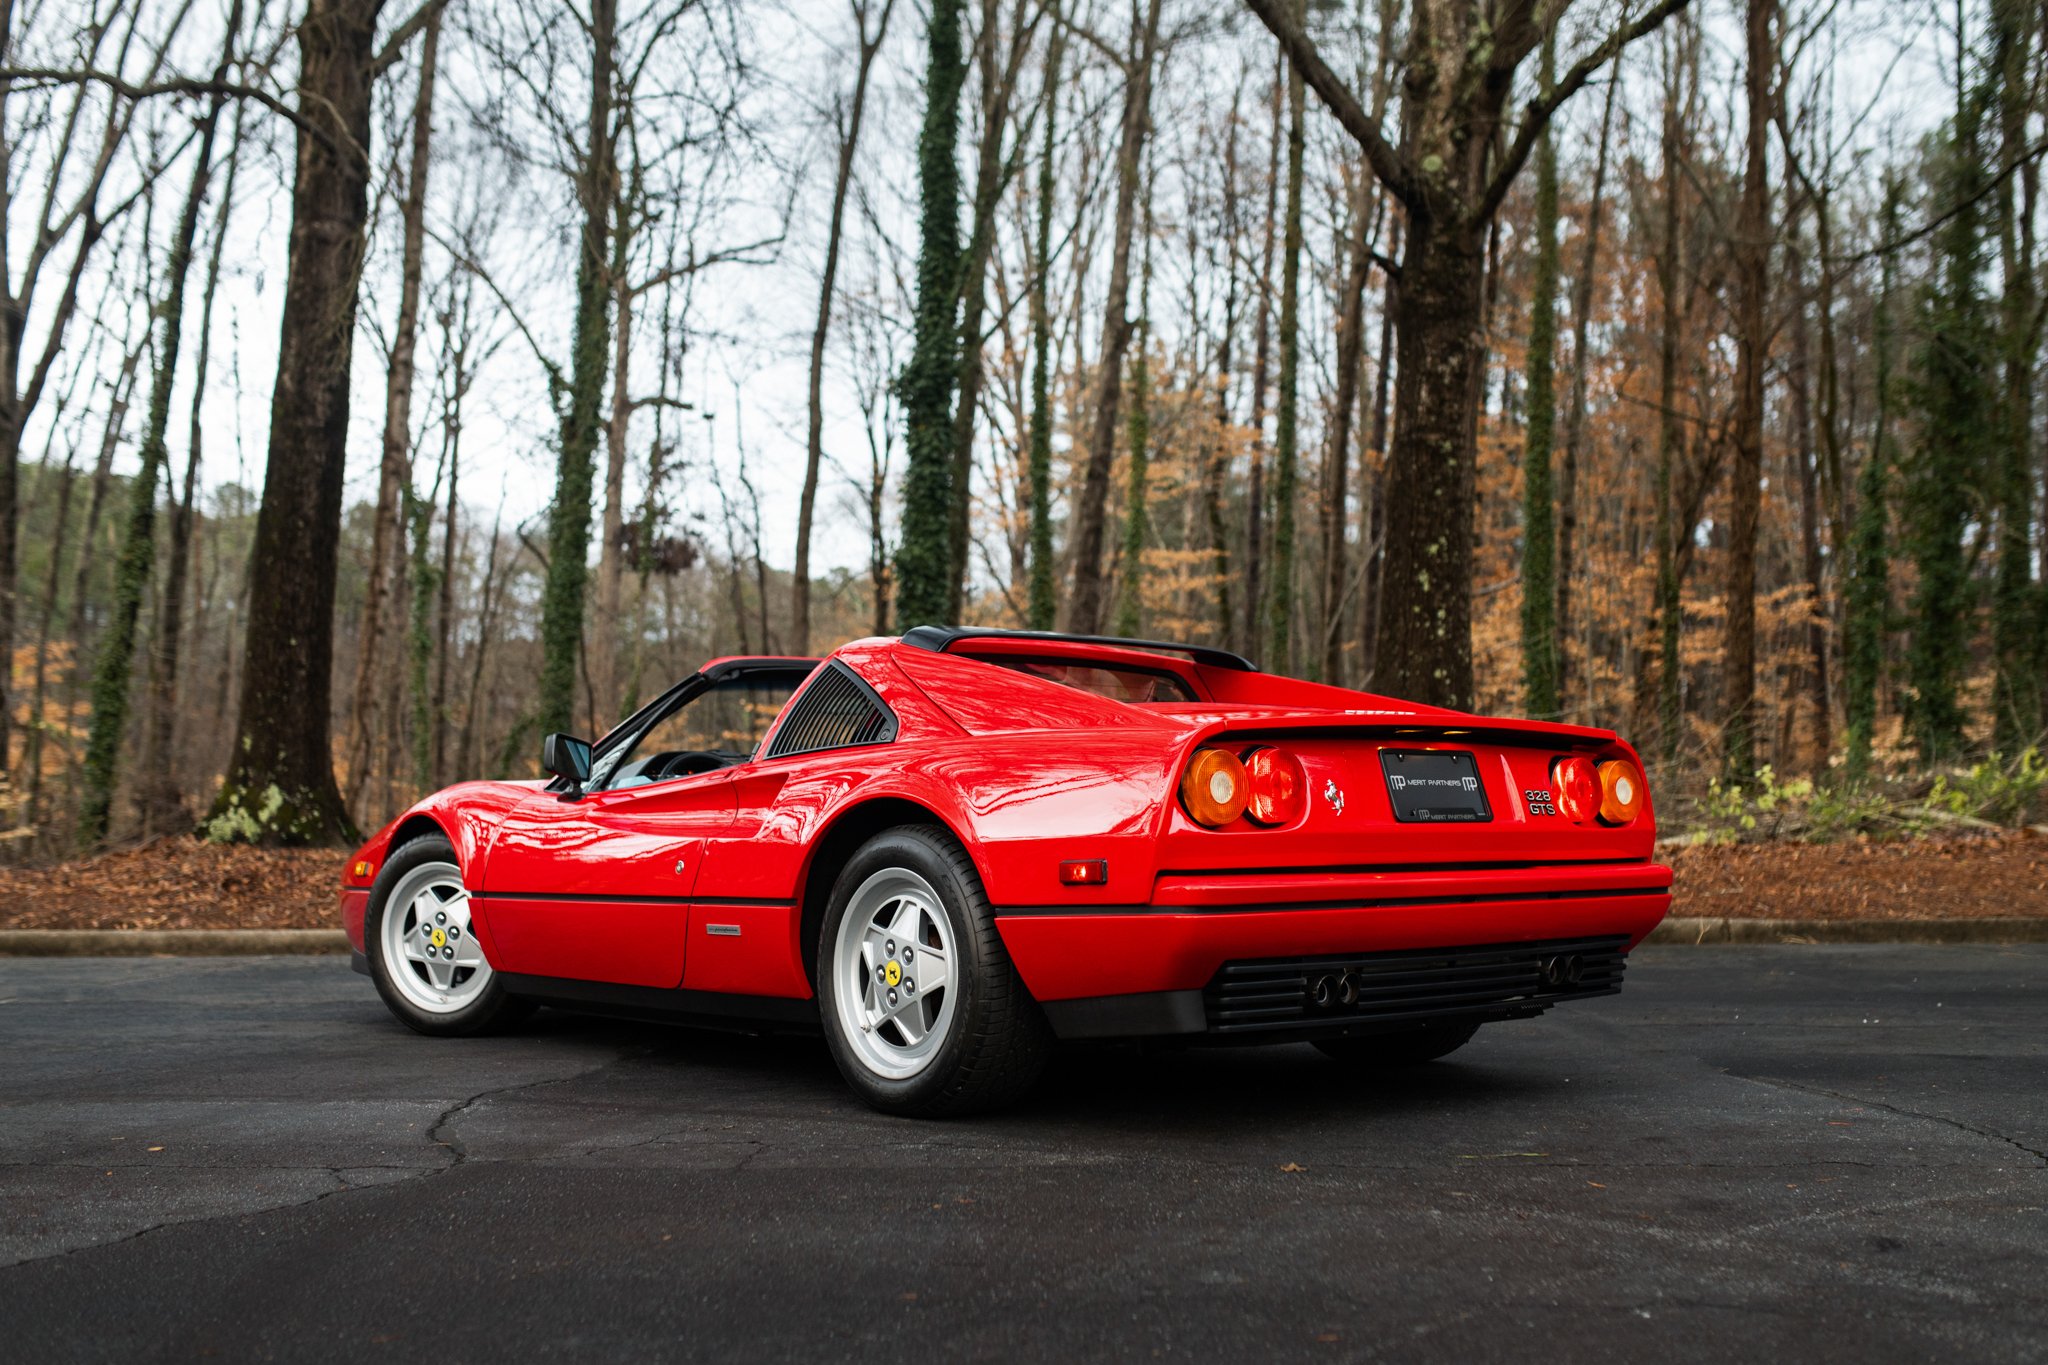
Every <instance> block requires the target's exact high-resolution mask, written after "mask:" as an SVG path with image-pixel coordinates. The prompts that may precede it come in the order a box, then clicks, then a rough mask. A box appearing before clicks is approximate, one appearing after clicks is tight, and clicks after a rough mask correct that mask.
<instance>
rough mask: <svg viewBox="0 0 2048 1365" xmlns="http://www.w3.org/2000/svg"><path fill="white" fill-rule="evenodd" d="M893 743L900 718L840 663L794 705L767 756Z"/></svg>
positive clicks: (816, 680) (827, 667)
mask: <svg viewBox="0 0 2048 1365" xmlns="http://www.w3.org/2000/svg"><path fill="white" fill-rule="evenodd" d="M894 738H896V717H895V716H894V715H892V714H890V711H889V708H888V707H886V706H884V705H883V704H882V699H881V698H880V697H877V696H876V695H875V693H874V690H873V689H872V688H870V687H869V686H868V685H867V684H866V683H864V682H862V681H861V680H860V679H859V678H857V677H855V676H854V674H853V670H851V669H849V668H848V667H847V666H846V665H845V664H842V663H840V662H839V661H838V660H836V659H835V660H834V661H832V662H831V663H829V664H826V665H825V666H824V667H823V668H821V669H819V670H818V674H817V676H816V677H814V678H812V679H811V681H810V685H809V686H807V687H805V688H804V690H803V692H802V693H801V694H800V695H799V696H798V697H797V699H796V700H795V701H793V702H791V703H790V706H789V714H788V715H787V716H785V717H783V720H782V723H781V725H779V726H777V727H776V730H775V742H774V743H772V744H770V745H769V746H768V754H767V756H768V757H769V758H781V757H783V756H785V755H787V754H810V753H816V752H818V751H819V750H821V749H850V748H853V747H854V746H856V745H860V744H886V743H887V742H889V741H890V740H892V739H894Z"/></svg>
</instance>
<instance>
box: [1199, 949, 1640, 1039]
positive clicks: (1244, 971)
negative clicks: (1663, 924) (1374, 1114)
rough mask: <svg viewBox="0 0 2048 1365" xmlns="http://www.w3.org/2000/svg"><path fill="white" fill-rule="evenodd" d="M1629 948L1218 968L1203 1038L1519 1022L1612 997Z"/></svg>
mask: <svg viewBox="0 0 2048 1365" xmlns="http://www.w3.org/2000/svg"><path fill="white" fill-rule="evenodd" d="M1627 944H1628V939H1627V938H1626V937H1624V936H1622V935H1619V934H1616V935H1612V936H1608V937H1602V938H1584V939H1550V940H1544V941H1541V942H1534V943H1493V944H1484V945H1479V946H1473V947H1460V948H1425V949H1409V950H1403V951H1400V952H1391V953H1357V954H1351V955H1340V956H1332V957H1304V958H1270V959H1265V960H1262V961H1256V962H1226V963H1225V964H1224V965H1223V967H1222V968H1221V969H1220V970H1219V971H1218V972H1217V973H1216V976H1215V979H1213V980H1212V981H1210V983H1209V986H1208V989H1207V990H1205V991H1203V992H1202V1004H1203V1009H1204V1011H1205V1012H1206V1013H1207V1015H1208V1020H1209V1031H1210V1032H1211V1033H1216V1034H1238V1035H1243V1034H1259V1033H1285V1032H1296V1033H1304V1034H1310V1035H1313V1034H1320V1033H1325V1032H1328V1033H1342V1032H1349V1031H1353V1030H1357V1029H1359V1026H1361V1025H1378V1024H1400V1023H1407V1022H1426V1021H1428V1020H1431V1019H1441V1018H1452V1017H1464V1018H1480V1019H1511V1018H1521V1017H1524V1016H1526V1015H1532V1014H1541V1013H1542V1012H1543V1011H1544V1010H1547V1009H1549V1008H1550V1007H1551V1006H1552V1005H1554V1004H1556V1003H1557V1002H1558V1001H1560V1000H1583V999H1588V998H1590V997H1593V996H1596V995H1613V994H1615V993H1616V992H1618V991H1619V990H1620V989H1621V973H1622V968H1623V966H1624V965H1625V963H1624V959H1625V958H1626V956H1627V952H1626V948H1627ZM1360 1031H1362V1030H1360Z"/></svg>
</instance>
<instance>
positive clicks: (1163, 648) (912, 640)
mask: <svg viewBox="0 0 2048 1365" xmlns="http://www.w3.org/2000/svg"><path fill="white" fill-rule="evenodd" d="M962 640H1027V641H1028V640H1044V641H1046V642H1048V643H1055V644H1070V645H1115V646H1117V647H1118V648H1121V649H1149V650H1151V651H1153V652H1154V653H1160V654H1185V655H1187V656H1188V657H1189V658H1190V659H1193V660H1194V661H1195V662H1196V663H1198V664H1202V665H1205V666H1206V667H1209V668H1228V669H1232V670H1234V671H1236V672H1239V673H1256V672H1258V671H1259V667H1258V665H1257V664H1255V663H1253V662H1252V661H1251V660H1250V659H1247V658H1245V657H1244V656H1243V655H1242V654H1233V653H1231V652H1230V651H1229V650H1227V649H1214V648H1211V647H1210V646H1208V645H1180V644H1173V643H1171V642H1169V641H1166V640H1126V639H1123V638H1121V637H1119V636H1115V635H1068V634H1064V633H1062V632H1060V631H1056V630H1003V629H1001V628H999V627H996V626H912V627H911V628H910V629H909V630H906V631H904V632H903V643H904V644H906V645H914V646H916V647H917V648H918V649H928V650H930V651H931V652H932V653H934V654H944V653H945V652H946V651H947V650H949V649H951V648H952V647H953V646H954V645H955V644H957V643H959V642H960V641H962Z"/></svg>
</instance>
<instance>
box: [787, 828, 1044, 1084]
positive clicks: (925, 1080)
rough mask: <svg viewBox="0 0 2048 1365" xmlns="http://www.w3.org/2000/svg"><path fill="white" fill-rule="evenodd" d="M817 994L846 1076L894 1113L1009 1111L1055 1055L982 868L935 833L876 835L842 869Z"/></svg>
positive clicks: (822, 939)
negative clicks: (1006, 941) (1007, 946)
mask: <svg viewBox="0 0 2048 1365" xmlns="http://www.w3.org/2000/svg"><path fill="white" fill-rule="evenodd" d="M818 995H819V1002H818V1003H819V1006H820V1009H819V1013H820V1015H821V1017H822V1018H823V1020H824V1024H825V1037H826V1040H827V1041H828V1043H829V1044H830V1046H831V1049H832V1058H833V1060H834V1061H835V1062H837V1063H838V1064H839V1071H840V1074H841V1075H843V1076H845V1077H846V1080H847V1083H848V1084H849V1085H851V1086H852V1087H853V1089H854V1092H855V1093H856V1094H858V1095H859V1096H860V1097H861V1098H862V1099H863V1100H865V1101H867V1102H868V1103H869V1104H870V1105H872V1106H874V1107H875V1108H877V1109H880V1110H882V1111H883V1112H884V1113H890V1114H904V1115H909V1116H913V1117H919V1118H937V1117H941V1116H946V1115H953V1114H964V1113H969V1112H972V1111H975V1110H981V1109H992V1108H995V1107H997V1106H1000V1105H1003V1104H1007V1103H1009V1102H1010V1101H1011V1100H1014V1099H1016V1098H1017V1097H1018V1096H1020V1095H1022V1094H1023V1093H1024V1091H1025V1090H1027V1089H1029V1088H1030V1085H1031V1083H1032V1082H1033V1081H1034V1080H1036V1079H1037V1078H1038V1073H1039V1071H1040V1070H1041V1069H1042V1068H1043V1066H1044V1065H1045V1059H1046V1056H1047V1054H1048V1053H1049V1052H1050V1051H1051V1046H1052V1031H1051V1029H1050V1028H1049V1027H1048V1026H1047V1025H1046V1022H1045V1016H1044V1015H1043V1014H1042V1013H1040V1011H1039V1008H1038V1004H1037V1002H1036V1001H1034V1000H1033V999H1032V998H1031V996H1030V993H1029V992H1028V991H1026V990H1025V989H1024V983H1023V981H1022V980H1021V979H1019V977H1018V976H1017V970H1016V968H1015V967H1013V966H1012V965H1011V963H1010V958H1009V954H1007V953H1006V952H1004V951H1003V944H1002V939H1001V937H1000V936H999V935H998V934H997V932H996V927H995V917H994V915H993V913H992V912H991V911H990V909H989V904H988V897H987V896H986V895H985V894H984V893H983V891H982V887H981V879H980V878H979V877H978V876H976V874H975V870H974V864H973V862H972V861H971V860H969V858H968V857H967V855H966V853H965V852H964V851H962V849H961V848H960V846H959V845H958V844H957V843H955V842H954V841H953V839H952V836H951V835H950V834H948V833H947V832H946V831H945V830H943V829H941V828H938V827H937V826H930V825H915V826H906V827H903V828H900V829H892V830H887V831H885V832H883V833H881V834H878V835H876V836H875V837H874V838H873V839H870V840H869V841H868V842H867V843H866V844H864V845H862V846H861V848H860V850H859V851H858V852H856V853H855V854H854V855H853V858H852V860H851V861H849V862H848V863H847V865H846V867H845V869H844V870H843V871H841V872H840V874H839V880H838V881H837V882H835V883H834V884H833V888H832V900H831V903H830V904H829V905H828V906H827V908H826V911H825V923H824V932H823V933H822V934H820V935H819V943H818Z"/></svg>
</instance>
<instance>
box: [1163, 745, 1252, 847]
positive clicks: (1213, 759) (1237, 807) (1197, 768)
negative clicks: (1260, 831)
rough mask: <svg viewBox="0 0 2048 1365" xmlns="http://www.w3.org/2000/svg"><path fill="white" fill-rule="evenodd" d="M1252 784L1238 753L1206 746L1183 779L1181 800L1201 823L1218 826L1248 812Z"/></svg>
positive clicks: (1196, 756) (1190, 765) (1189, 812)
mask: <svg viewBox="0 0 2048 1365" xmlns="http://www.w3.org/2000/svg"><path fill="white" fill-rule="evenodd" d="M1250 785H1251V784H1250V782H1249V781H1248V780H1247V779H1246V776H1245V771H1244V764H1242V763H1240V762H1239V761H1238V758H1237V755H1236V754H1233V753H1231V752H1230V751H1228V750H1227V749H1203V750H1201V751H1199V752H1198V753H1196V755H1195V760H1194V762H1192V763H1190V764H1188V771H1187V776H1185V777H1183V778H1181V780H1180V802H1181V805H1183V806H1185V807H1186V808H1187V812H1188V814H1189V815H1190V816H1192V817H1194V819H1195V821H1196V822H1197V823H1199V824H1204V825H1207V826H1209V827H1210V828H1211V829H1214V828H1215V827H1216V826H1218V825H1227V824H1229V823H1230V822H1231V821H1232V820H1235V819H1236V818H1237V817H1238V816H1240V815H1242V814H1244V806H1245V802H1246V800H1247V799H1249V797H1250V791H1249V788H1250Z"/></svg>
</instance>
